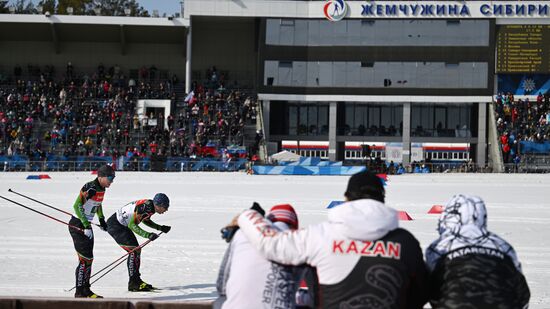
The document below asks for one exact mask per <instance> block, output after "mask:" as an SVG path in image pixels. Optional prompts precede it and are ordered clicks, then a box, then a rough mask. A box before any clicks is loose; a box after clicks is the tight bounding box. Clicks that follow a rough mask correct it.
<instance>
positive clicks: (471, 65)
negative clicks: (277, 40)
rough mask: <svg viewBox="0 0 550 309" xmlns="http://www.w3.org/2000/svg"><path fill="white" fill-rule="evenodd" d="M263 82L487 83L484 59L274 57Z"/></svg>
mask: <svg viewBox="0 0 550 309" xmlns="http://www.w3.org/2000/svg"><path fill="white" fill-rule="evenodd" d="M264 85H265V86H284V87H338V88H340V87H342V88H358V87H362V88H384V87H393V88H424V89H428V88H436V89H439V88H447V89H448V88H450V89H453V88H466V89H471V88H477V89H485V88H487V85H488V64H487V63H486V62H460V63H445V62H360V61H334V62H331V61H276V60H267V61H265V63H264Z"/></svg>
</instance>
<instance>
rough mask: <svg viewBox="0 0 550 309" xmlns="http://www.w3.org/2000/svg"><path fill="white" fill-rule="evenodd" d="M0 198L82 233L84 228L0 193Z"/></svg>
mask: <svg viewBox="0 0 550 309" xmlns="http://www.w3.org/2000/svg"><path fill="white" fill-rule="evenodd" d="M0 198H3V199H5V200H6V201H8V202H12V203H14V204H15V205H18V206H21V207H23V208H26V209H28V210H30V211H34V212H36V213H38V214H41V215H43V216H45V217H48V218H50V219H52V220H55V221H57V222H59V223H63V224H65V225H67V226H68V227H70V228H73V229H75V230H78V231H80V232H82V233H84V230H83V229H81V228H79V227H78V226H74V225H72V224H69V223H67V222H65V221H62V220H59V219H57V218H54V217H52V216H50V215H47V214H45V213H43V212H40V211H38V210H35V209H32V208H30V207H27V206H25V205H23V204H21V203H18V202H16V201H14V200H10V199H9V198H6V197H3V196H1V195H0Z"/></svg>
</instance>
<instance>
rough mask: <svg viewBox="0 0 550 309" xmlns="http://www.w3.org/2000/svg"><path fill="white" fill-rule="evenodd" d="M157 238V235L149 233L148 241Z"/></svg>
mask: <svg viewBox="0 0 550 309" xmlns="http://www.w3.org/2000/svg"><path fill="white" fill-rule="evenodd" d="M157 238H159V235H158V234H155V233H151V234H149V240H151V241H153V240H155V239H157Z"/></svg>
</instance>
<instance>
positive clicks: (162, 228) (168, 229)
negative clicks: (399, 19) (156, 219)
mask: <svg viewBox="0 0 550 309" xmlns="http://www.w3.org/2000/svg"><path fill="white" fill-rule="evenodd" d="M171 228H172V227H170V226H168V225H162V226H161V227H160V231H161V232H163V233H168V232H170V229H171Z"/></svg>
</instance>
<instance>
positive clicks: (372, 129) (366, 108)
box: [338, 103, 403, 136]
mask: <svg viewBox="0 0 550 309" xmlns="http://www.w3.org/2000/svg"><path fill="white" fill-rule="evenodd" d="M338 128H339V130H338V134H339V135H352V136H401V135H402V134H403V107H402V106H401V105H388V104H386V105H375V106H372V105H365V104H359V103H346V105H345V123H344V124H343V125H342V126H339V127H338Z"/></svg>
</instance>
